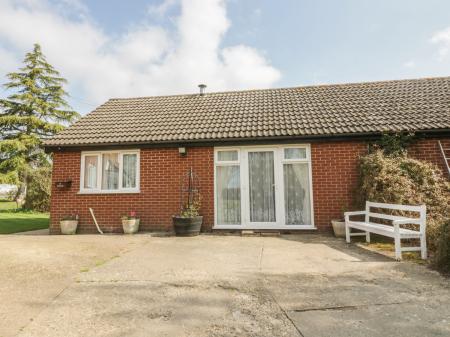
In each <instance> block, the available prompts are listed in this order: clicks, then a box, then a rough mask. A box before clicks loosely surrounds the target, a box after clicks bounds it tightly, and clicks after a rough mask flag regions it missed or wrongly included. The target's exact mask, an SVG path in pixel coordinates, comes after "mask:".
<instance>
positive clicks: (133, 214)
mask: <svg viewBox="0 0 450 337" xmlns="http://www.w3.org/2000/svg"><path fill="white" fill-rule="evenodd" d="M136 214H137V213H136V211H130V213H128V214H125V215H122V220H135V219H137V216H136Z"/></svg>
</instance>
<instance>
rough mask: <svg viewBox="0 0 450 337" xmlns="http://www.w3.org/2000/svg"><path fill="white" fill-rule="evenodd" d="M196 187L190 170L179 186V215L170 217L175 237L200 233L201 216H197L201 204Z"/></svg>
mask: <svg viewBox="0 0 450 337" xmlns="http://www.w3.org/2000/svg"><path fill="white" fill-rule="evenodd" d="M197 185H198V184H197V181H196V177H195V175H194V173H193V171H192V168H191V169H190V170H189V172H188V174H187V176H186V179H185V181H183V182H182V184H181V207H180V208H181V210H180V214H179V215H176V216H173V217H172V221H173V227H174V230H175V234H176V235H177V236H196V235H198V234H199V233H200V229H201V227H202V223H203V216H201V215H200V214H199V212H200V206H201V202H200V193H199V190H198V188H197Z"/></svg>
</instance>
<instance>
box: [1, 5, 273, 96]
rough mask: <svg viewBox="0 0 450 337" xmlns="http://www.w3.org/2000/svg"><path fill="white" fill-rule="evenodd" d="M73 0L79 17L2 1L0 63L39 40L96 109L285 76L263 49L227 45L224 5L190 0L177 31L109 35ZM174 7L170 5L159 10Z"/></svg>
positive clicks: (148, 28)
mask: <svg viewBox="0 0 450 337" xmlns="http://www.w3.org/2000/svg"><path fill="white" fill-rule="evenodd" d="M65 1H66V3H70V4H71V11H72V12H71V15H67V9H64V10H62V9H60V8H58V7H57V6H56V7H55V6H52V5H51V4H50V3H49V2H47V0H42V1H37V0H16V1H14V0H0V58H1V62H0V63H2V62H3V60H4V57H3V56H4V55H6V56H5V59H6V60H9V61H8V62H11V55H14V56H15V58H16V59H18V60H21V59H22V58H23V54H24V53H25V52H27V51H29V50H30V49H31V48H32V44H33V43H35V42H38V43H40V44H41V45H42V48H43V51H44V53H45V54H46V55H47V58H48V60H49V61H50V62H51V63H52V64H54V66H55V67H56V68H57V69H58V70H60V72H61V73H62V75H63V76H65V77H66V78H67V79H68V80H69V83H70V85H71V86H70V87H69V90H71V92H72V93H73V94H74V95H76V96H79V97H80V96H81V97H83V98H85V99H86V100H87V101H90V102H94V103H96V104H98V103H101V102H102V101H104V100H106V99H108V98H110V97H117V96H122V97H123V96H141V95H155V94H173V93H185V92H188V93H191V92H196V85H197V84H198V83H206V84H208V89H209V90H210V91H211V90H214V91H217V90H228V89H242V88H255V87H270V86H272V85H273V84H274V83H275V82H276V81H277V80H279V78H280V72H279V71H278V70H277V69H275V68H274V67H273V66H271V65H270V63H269V61H268V60H267V58H266V57H265V55H264V54H263V53H262V52H260V51H259V50H257V49H255V48H251V47H249V46H245V45H237V46H229V47H226V48H223V47H221V42H222V39H223V37H224V35H225V34H226V32H227V30H228V28H229V27H230V25H231V22H230V21H229V19H228V18H227V13H226V3H225V1H223V0H210V1H204V0H182V1H181V14H180V15H179V16H178V17H177V18H176V20H175V21H174V22H175V28H174V30H169V29H167V28H163V27H160V26H155V25H152V24H151V23H150V22H141V23H139V24H136V23H135V24H134V25H133V26H132V28H130V29H129V30H128V31H126V32H124V33H123V34H122V35H121V36H113V35H109V34H107V33H106V32H105V31H104V30H103V29H102V28H101V27H99V26H98V25H97V24H96V23H95V22H94V21H93V20H92V19H91V18H90V16H89V13H88V12H87V9H86V7H85V6H84V4H83V3H82V2H80V1H79V0H65ZM173 5H174V1H173V0H165V1H164V2H163V3H162V4H161V5H160V9H159V12H160V13H165V12H166V11H167V9H168V8H169V7H171V6H173ZM12 27H13V28H12ZM6 46H8V47H6ZM0 70H3V71H4V69H3V68H0ZM73 90H75V93H74V92H73Z"/></svg>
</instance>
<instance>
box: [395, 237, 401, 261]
mask: <svg viewBox="0 0 450 337" xmlns="http://www.w3.org/2000/svg"><path fill="white" fill-rule="evenodd" d="M394 242H395V259H396V260H401V259H402V245H401V241H400V236H399V235H396V236H395V238H394Z"/></svg>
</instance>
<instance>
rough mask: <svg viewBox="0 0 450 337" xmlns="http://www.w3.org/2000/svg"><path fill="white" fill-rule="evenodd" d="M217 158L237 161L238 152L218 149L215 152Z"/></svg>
mask: <svg viewBox="0 0 450 337" xmlns="http://www.w3.org/2000/svg"><path fill="white" fill-rule="evenodd" d="M217 159H218V160H219V161H237V160H238V152H237V151H219V152H218V153H217Z"/></svg>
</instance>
